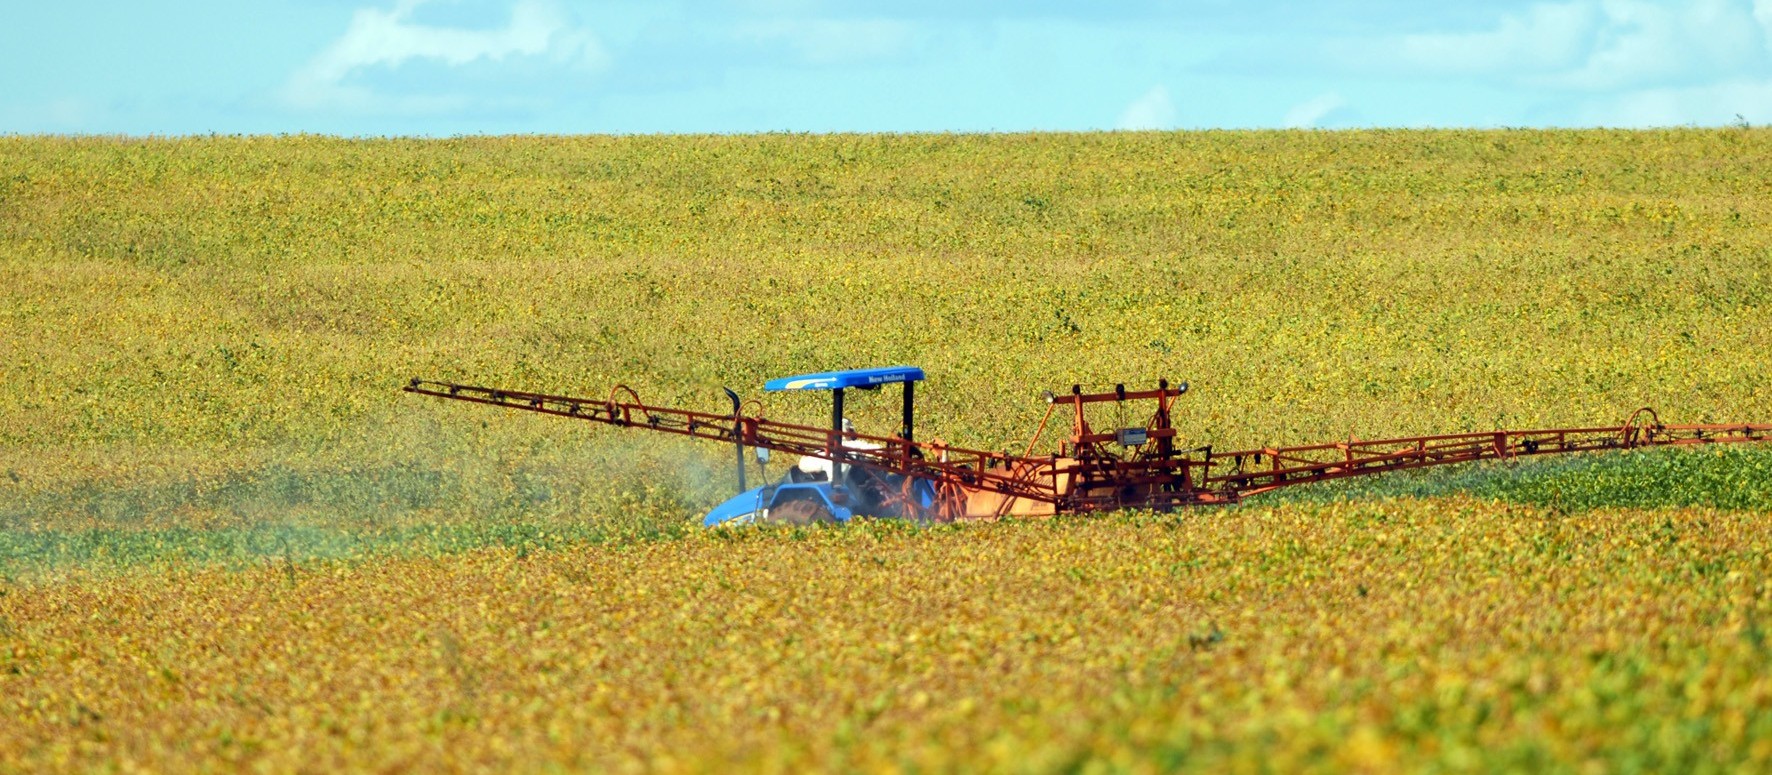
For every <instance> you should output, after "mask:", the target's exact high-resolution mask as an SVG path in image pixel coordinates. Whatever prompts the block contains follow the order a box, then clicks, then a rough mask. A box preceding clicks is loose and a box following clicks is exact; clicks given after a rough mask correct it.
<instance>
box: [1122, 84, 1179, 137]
mask: <svg viewBox="0 0 1772 775" xmlns="http://www.w3.org/2000/svg"><path fill="white" fill-rule="evenodd" d="M1175 123H1176V113H1175V103H1174V101H1172V100H1170V99H1169V90H1168V89H1166V88H1164V87H1162V86H1157V87H1154V88H1152V89H1151V90H1150V91H1147V92H1145V93H1144V95H1143V96H1140V97H1139V98H1138V99H1136V100H1133V101H1132V104H1130V105H1127V106H1126V110H1125V111H1123V112H1122V113H1120V123H1119V124H1118V125H1117V126H1119V128H1121V129H1172V128H1174V127H1175Z"/></svg>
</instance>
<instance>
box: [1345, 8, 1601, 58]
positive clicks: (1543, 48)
mask: <svg viewBox="0 0 1772 775" xmlns="http://www.w3.org/2000/svg"><path fill="white" fill-rule="evenodd" d="M1598 15H1599V14H1598V12H1597V10H1596V9H1595V8H1594V7H1593V4H1592V3H1588V2H1575V3H1566V4H1562V5H1537V6H1533V7H1532V8H1531V9H1529V10H1528V11H1527V12H1526V13H1525V15H1523V16H1521V15H1511V14H1510V15H1507V16H1503V17H1502V18H1501V20H1500V22H1499V23H1497V25H1496V27H1495V29H1493V30H1486V31H1483V32H1464V33H1432V34H1419V35H1405V36H1403V37H1402V38H1401V39H1400V40H1398V41H1395V43H1394V45H1378V46H1374V45H1371V42H1370V41H1362V42H1359V43H1357V44H1353V45H1350V46H1349V47H1348V49H1349V50H1348V51H1347V52H1346V53H1347V54H1348V55H1350V56H1355V57H1365V56H1374V54H1373V52H1385V51H1394V52H1395V54H1394V56H1395V57H1397V58H1399V59H1401V60H1402V62H1403V63H1404V64H1406V65H1408V66H1410V67H1413V68H1417V69H1421V70H1427V71H1433V72H1451V73H1482V72H1490V71H1495V70H1509V71H1518V70H1522V69H1524V70H1540V71H1541V70H1547V69H1552V68H1559V67H1568V66H1571V65H1573V64H1576V63H1578V62H1579V61H1580V60H1581V57H1582V56H1583V55H1584V54H1585V53H1586V48H1587V46H1588V40H1589V39H1590V38H1591V36H1592V35H1593V31H1594V26H1595V22H1596V20H1597V18H1598ZM1376 56H1378V57H1380V58H1388V57H1389V56H1392V55H1387V54H1383V53H1379V54H1376Z"/></svg>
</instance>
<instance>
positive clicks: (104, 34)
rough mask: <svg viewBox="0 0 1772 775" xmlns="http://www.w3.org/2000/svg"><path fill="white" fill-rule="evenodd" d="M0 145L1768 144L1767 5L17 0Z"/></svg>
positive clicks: (6, 46)
mask: <svg viewBox="0 0 1772 775" xmlns="http://www.w3.org/2000/svg"><path fill="white" fill-rule="evenodd" d="M11 5H12V7H11V8H9V9H8V10H7V11H6V12H5V13H4V15H0V19H3V20H4V21H0V132H23V133H37V132H54V133H126V134H192V133H208V132H221V133H281V132H322V133H330V134H344V135H451V134H470V133H508V132H540V133H587V132H595V133H631V132H754V131H794V132H831V131H1020V130H1089V129H1169V128H1201V127H1325V128H1339V127H1361V126H1407V127H1414V126H1460V127H1464V126H1478V127H1489V126H1632V127H1636V126H1669V125H1686V124H1696V125H1705V126H1715V125H1725V124H1734V123H1738V122H1741V121H1746V122H1749V123H1754V124H1766V123H1772V0H1692V1H1691V2H1668V1H1666V0H1553V1H1551V2H1512V1H1511V0H1500V1H1498V2H1481V3H1478V2H1467V3H1456V2H1453V3H1433V2H1421V0H1407V1H1406V0H1368V1H1367V2H1351V1H1348V0H1319V1H1318V2H1308V3H1280V2H1265V1H1263V0H1246V1H1244V2H1236V1H1234V0H1195V1H1193V2H1158V1H1157V0H1143V1H1134V2H1120V3H1103V2H1083V1H1082V0H1079V1H1078V2H1050V1H1048V0H1022V2H963V1H962V0H947V1H946V2H938V1H936V0H899V1H898V2H884V3H881V2H874V3H866V2H859V0H857V1H850V0H829V1H826V2H816V1H814V0H724V1H722V0H709V1H708V2H665V1H654V2H626V1H625V0H609V1H603V2H568V1H567V0H306V1H305V2H295V1H293V0H288V1H285V0H266V1H263V2H260V1H255V0H182V1H181V2H154V1H152V0H148V1H145V2H121V1H119V2H96V1H94V0H56V1H55V2H49V1H47V0H17V2H14V3H12V4H11Z"/></svg>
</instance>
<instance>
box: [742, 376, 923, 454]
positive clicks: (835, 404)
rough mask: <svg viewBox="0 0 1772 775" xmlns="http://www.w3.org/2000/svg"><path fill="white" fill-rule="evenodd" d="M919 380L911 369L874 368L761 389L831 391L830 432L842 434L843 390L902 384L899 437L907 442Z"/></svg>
mask: <svg viewBox="0 0 1772 775" xmlns="http://www.w3.org/2000/svg"><path fill="white" fill-rule="evenodd" d="M922 380H923V370H922V369H919V368H917V367H915V366H886V367H883V368H875V369H850V370H848V371H821V372H818V373H816V374H801V375H799V376H797V377H781V378H779V379H772V380H769V381H768V382H765V383H763V389H764V390H829V391H831V430H834V431H837V432H839V433H841V432H842V431H843V391H844V390H845V389H847V388H857V389H860V390H878V389H879V388H880V386H881V385H890V384H892V383H895V382H896V383H899V384H902V385H904V425H903V427H901V428H899V429H898V435H899V438H902V439H904V440H905V441H910V440H911V420H912V418H913V415H914V412H913V411H912V406H913V404H914V402H915V393H916V391H915V386H916V384H917V383H918V382H921V381H922Z"/></svg>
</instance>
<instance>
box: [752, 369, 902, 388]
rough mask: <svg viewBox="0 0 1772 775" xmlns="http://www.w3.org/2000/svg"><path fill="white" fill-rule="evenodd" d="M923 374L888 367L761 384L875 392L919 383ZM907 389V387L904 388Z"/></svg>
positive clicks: (814, 375)
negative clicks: (895, 384)
mask: <svg viewBox="0 0 1772 775" xmlns="http://www.w3.org/2000/svg"><path fill="white" fill-rule="evenodd" d="M922 380H923V370H922V369H919V368H917V367H915V366H887V367H884V368H878V369H850V370H848V371H821V372H819V373H817V374H801V375H800V376H797V377H782V378H780V379H772V380H769V381H768V382H765V383H763V389H764V390H842V389H844V388H861V389H863V390H866V389H868V388H877V387H879V386H881V385H886V384H891V383H893V382H907V383H908V382H921V381H922ZM907 387H908V386H907Z"/></svg>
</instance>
